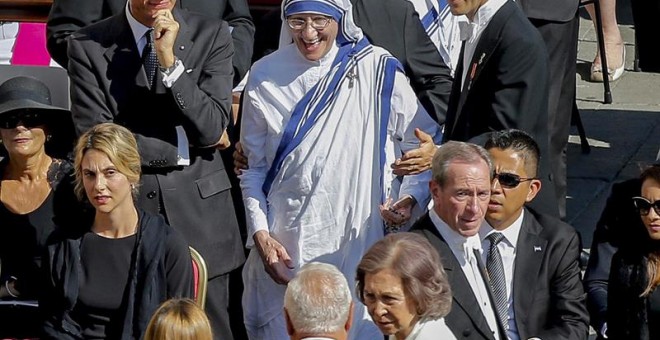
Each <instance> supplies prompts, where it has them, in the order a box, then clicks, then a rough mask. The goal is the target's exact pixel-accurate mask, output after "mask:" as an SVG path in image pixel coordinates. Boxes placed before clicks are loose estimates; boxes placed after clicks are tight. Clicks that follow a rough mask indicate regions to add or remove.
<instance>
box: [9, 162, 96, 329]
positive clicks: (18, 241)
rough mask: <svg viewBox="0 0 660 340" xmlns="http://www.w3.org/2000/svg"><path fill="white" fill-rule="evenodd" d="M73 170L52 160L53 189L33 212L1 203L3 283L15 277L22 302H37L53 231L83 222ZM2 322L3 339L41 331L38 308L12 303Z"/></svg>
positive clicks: (49, 172) (51, 176)
mask: <svg viewBox="0 0 660 340" xmlns="http://www.w3.org/2000/svg"><path fill="white" fill-rule="evenodd" d="M7 162H8V159H6V158H5V159H4V160H3V161H2V162H0V174H2V173H4V171H5V168H6V166H7ZM72 169H73V167H72V165H71V163H69V162H67V161H63V160H58V159H53V162H52V164H51V165H50V168H49V169H48V182H49V184H50V186H51V188H52V189H51V191H50V193H49V194H48V196H47V197H46V199H45V200H44V202H43V203H42V204H41V205H40V206H39V207H38V208H37V209H35V210H34V211H32V212H29V213H27V214H17V213H15V212H13V211H11V210H9V209H8V208H7V207H6V206H5V205H4V204H2V203H1V202H0V235H2V236H1V237H0V260H1V261H2V267H1V271H0V284H3V285H4V284H5V282H6V281H7V280H9V279H10V278H11V277H15V278H16V283H15V285H16V289H17V290H19V291H20V292H21V295H20V299H21V300H37V297H38V296H37V294H38V292H39V286H40V282H41V279H40V277H41V274H40V267H41V255H42V253H43V252H44V251H45V247H46V245H47V243H48V239H49V237H50V235H51V233H52V232H53V230H55V229H56V228H57V226H58V225H62V226H64V225H66V226H67V227H71V228H76V225H77V223H78V222H76V221H80V222H82V221H83V220H84V218H83V217H82V216H83V213H82V208H81V205H80V204H79V203H78V200H77V199H76V197H75V194H74V191H73V176H72ZM0 190H1V187H0ZM5 300H11V299H5ZM5 302H7V301H5ZM0 320H2V327H0V338H4V337H27V336H32V335H35V334H37V333H36V332H35V331H36V330H38V327H35V325H38V322H39V321H40V319H39V318H38V317H37V315H36V309H35V308H29V307H26V306H17V305H10V304H3V305H2V306H0Z"/></svg>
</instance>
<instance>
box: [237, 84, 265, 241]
mask: <svg viewBox="0 0 660 340" xmlns="http://www.w3.org/2000/svg"><path fill="white" fill-rule="evenodd" d="M255 92H256V91H255V89H254V88H251V87H250V86H249V84H248V86H247V87H246V90H245V92H244V98H243V104H242V105H243V116H242V117H241V119H242V121H241V145H242V146H243V151H244V153H245V156H246V157H247V159H248V166H249V168H248V169H246V170H243V173H242V174H241V175H240V176H239V178H240V180H241V191H242V192H243V203H244V204H245V215H246V216H245V218H246V224H247V236H248V237H247V242H246V247H247V248H251V247H252V246H253V245H254V241H253V239H252V236H253V235H254V233H256V232H257V231H260V230H266V231H268V230H269V229H268V217H267V216H268V215H267V212H268V210H267V209H268V205H267V202H266V194H264V192H263V190H262V189H261V188H262V186H263V184H264V180H265V178H266V173H267V172H268V168H269V164H268V161H267V160H266V152H265V150H266V141H267V137H268V136H267V134H268V126H267V124H266V119H265V117H264V112H263V111H262V109H261V107H262V105H260V101H259V99H258V98H257V95H256V94H255Z"/></svg>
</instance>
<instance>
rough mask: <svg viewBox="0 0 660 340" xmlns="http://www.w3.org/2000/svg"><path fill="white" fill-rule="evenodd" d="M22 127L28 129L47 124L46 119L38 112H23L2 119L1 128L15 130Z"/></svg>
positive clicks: (0, 121) (0, 119)
mask: <svg viewBox="0 0 660 340" xmlns="http://www.w3.org/2000/svg"><path fill="white" fill-rule="evenodd" d="M19 123H21V124H20V125H23V126H25V127H26V128H33V127H37V126H40V125H44V124H45V123H46V118H45V117H44V115H43V113H41V112H38V111H28V110H23V111H21V112H18V113H13V114H8V115H7V116H6V117H2V118H0V128H2V129H13V128H15V127H17V126H18V125H19Z"/></svg>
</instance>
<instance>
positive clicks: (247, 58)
mask: <svg viewBox="0 0 660 340" xmlns="http://www.w3.org/2000/svg"><path fill="white" fill-rule="evenodd" d="M222 18H223V19H224V20H225V21H227V23H228V24H229V27H232V32H231V36H232V40H233V42H234V58H233V60H232V62H233V66H234V82H233V85H234V86H236V85H237V84H238V83H239V82H240V81H241V80H242V79H243V77H245V74H246V73H247V71H248V69H250V65H251V64H252V52H253V46H254V30H255V28H254V23H253V22H252V17H251V16H250V9H249V7H248V4H247V1H246V0H227V7H226V9H225V13H224V15H223V17H222Z"/></svg>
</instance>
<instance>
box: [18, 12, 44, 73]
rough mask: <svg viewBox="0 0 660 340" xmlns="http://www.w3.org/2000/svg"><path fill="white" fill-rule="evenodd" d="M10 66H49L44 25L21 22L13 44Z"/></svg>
mask: <svg viewBox="0 0 660 340" xmlns="http://www.w3.org/2000/svg"><path fill="white" fill-rule="evenodd" d="M11 64H12V65H28V66H49V65H50V54H48V50H46V24H44V23H28V22H21V23H20V24H19V26H18V35H17V36H16V42H15V43H14V53H13V55H12V58H11Z"/></svg>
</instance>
